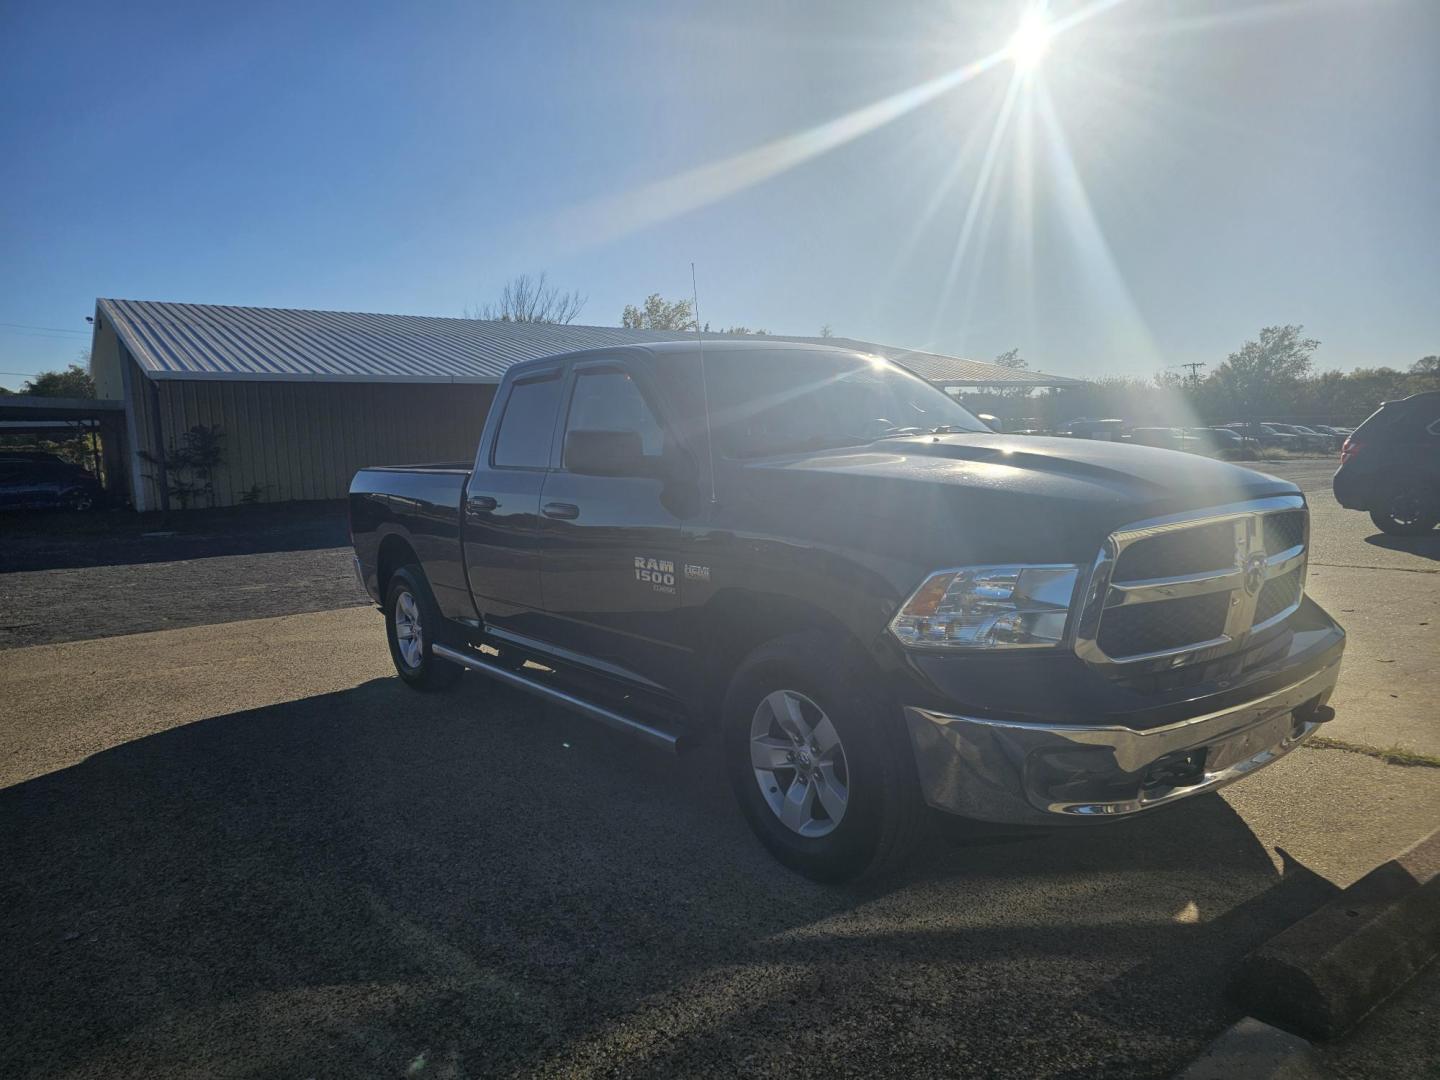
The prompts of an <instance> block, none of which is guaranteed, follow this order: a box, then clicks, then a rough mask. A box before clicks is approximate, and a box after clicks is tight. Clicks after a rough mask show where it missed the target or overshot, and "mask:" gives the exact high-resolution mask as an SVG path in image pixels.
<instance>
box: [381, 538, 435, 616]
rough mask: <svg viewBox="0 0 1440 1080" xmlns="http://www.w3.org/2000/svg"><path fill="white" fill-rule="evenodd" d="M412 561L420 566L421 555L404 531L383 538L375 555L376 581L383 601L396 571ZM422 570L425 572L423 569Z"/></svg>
mask: <svg viewBox="0 0 1440 1080" xmlns="http://www.w3.org/2000/svg"><path fill="white" fill-rule="evenodd" d="M411 563H413V564H415V565H416V566H419V565H420V557H419V556H418V555H416V554H415V548H414V547H413V546H412V545H411V543H410V540H409V538H408V537H406V536H405V535H404V534H403V533H398V532H392V533H389V534H388V535H386V536H384V537H382V538H381V540H380V546H379V548H378V549H377V550H376V555H375V581H376V585H377V590H378V592H379V594H380V598H381V600H382V601H383V600H384V598H385V592H386V590H387V589H389V587H390V578H391V577H392V576H393V575H394V573H395V571H396V570H399V569H400V568H401V567H402V566H408V565H410V564H411ZM421 572H422V573H423V572H424V571H423V569H422V571H421Z"/></svg>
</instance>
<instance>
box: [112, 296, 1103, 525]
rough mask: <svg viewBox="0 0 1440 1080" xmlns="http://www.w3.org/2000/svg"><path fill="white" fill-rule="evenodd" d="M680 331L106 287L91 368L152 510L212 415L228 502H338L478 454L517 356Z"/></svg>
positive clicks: (120, 474)
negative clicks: (160, 297)
mask: <svg viewBox="0 0 1440 1080" xmlns="http://www.w3.org/2000/svg"><path fill="white" fill-rule="evenodd" d="M680 336H683V335H681V334H678V333H676V332H674V331H660V330H629V329H624V328H621V327H613V326H558V325H552V324H539V323H513V322H495V321H485V320H478V319H445V318H432V317H428V316H417V315H374V314H366V313H362V312H350V311H305V310H292V309H288V308H253V307H230V306H222V305H211V304H175V303H164V302H158V301H137V300H109V299H100V300H97V301H96V305H95V329H94V339H93V344H92V349H91V360H90V366H91V374H92V375H93V377H94V379H95V386H96V394H97V396H98V397H99V398H101V399H108V400H109V401H111V402H115V403H120V405H121V407H122V408H123V416H124V421H123V424H117V425H115V428H116V430H117V433H118V436H119V439H120V442H121V444H122V445H120V446H119V447H113V446H111V447H107V455H106V456H107V464H108V465H109V468H108V471H109V473H110V474H111V475H110V484H111V487H112V489H115V492H116V494H119V495H122V496H123V495H128V497H129V499H130V501H131V504H132V505H133V506H134V508H135V509H137V510H159V509H168V508H170V505H171V502H172V500H171V496H170V493H169V491H168V490H167V488H168V487H169V486H170V485H169V482H168V481H169V479H170V478H168V477H167V476H166V475H165V470H164V467H163V465H162V464H161V462H163V460H164V459H165V458H166V457H167V456H168V455H169V453H170V452H171V451H172V449H173V448H174V447H175V446H177V445H178V443H179V441H181V440H183V438H184V433H185V432H187V431H189V430H190V429H192V428H194V427H196V426H198V425H204V426H207V427H218V428H219V430H220V431H221V433H222V435H223V452H224V460H223V463H222V464H221V465H220V466H219V467H218V468H216V469H215V470H214V471H213V475H212V477H211V483H212V484H213V488H214V491H213V500H214V505H216V506H231V505H234V504H237V503H241V502H246V501H259V502H276V501H285V500H298V499H336V498H341V497H343V496H344V495H345V493H346V492H347V491H348V489H349V485H350V478H351V476H352V475H353V474H354V473H355V471H356V470H357V469H359V468H361V467H363V466H366V465H384V464H393V465H399V464H405V463H408V462H416V461H464V460H468V459H469V457H470V456H471V454H472V453H473V449H474V445H475V440H476V438H477V436H478V435H479V432H480V428H481V425H482V424H483V422H484V419H485V414H486V411H487V410H488V409H489V407H490V402H491V400H492V399H493V398H494V396H495V387H496V385H497V384H498V383H499V381H500V379H501V377H502V376H503V375H504V374H505V371H506V369H507V368H508V367H509V366H510V365H511V364H515V363H519V362H520V361H521V360H529V359H532V358H535V357H540V356H552V355H555V354H557V353H563V352H571V351H574V350H578V349H589V348H603V347H606V346H612V345H626V344H633V343H637V342H645V341H666V340H673V339H674V338H676V337H680ZM776 336H777V338H779V339H781V340H786V341H811V342H821V341H824V342H825V343H827V344H833V345H839V346H842V347H846V348H855V349H858V350H860V351H863V352H870V353H879V354H881V355H885V356H888V357H890V358H891V359H893V360H895V361H896V362H898V363H900V364H903V365H905V366H906V367H909V368H910V369H911V370H913V371H915V372H916V374H919V375H921V376H922V377H924V378H926V379H929V380H930V381H932V382H935V383H936V384H938V385H940V386H942V387H946V388H956V387H1017V386H1032V387H1041V386H1064V385H1080V383H1079V381H1078V380H1074V379H1064V378H1058V377H1055V376H1048V375H1043V374H1041V373H1039V372H1032V371H1011V370H1009V369H1006V368H1001V367H996V366H994V365H992V364H983V363H978V362H976V361H972V360H964V359H961V358H959V357H952V356H943V355H940V354H936V353H926V352H916V351H914V350H907V349H899V348H895V347H893V346H886V345H878V344H875V343H873V342H863V341H855V340H852V339H849V338H827V339H821V338H796V337H782V336H780V335H776ZM111 441H112V442H113V441H114V440H111ZM202 505H210V502H209V500H208V499H207V500H206V501H205V502H204V503H203V504H202Z"/></svg>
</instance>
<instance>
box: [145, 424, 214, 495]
mask: <svg viewBox="0 0 1440 1080" xmlns="http://www.w3.org/2000/svg"><path fill="white" fill-rule="evenodd" d="M140 457H141V458H142V459H143V460H144V461H146V462H147V463H148V464H150V465H154V466H155V467H156V471H155V472H153V473H146V476H148V477H149V478H150V479H151V480H154V481H155V482H156V483H157V484H159V483H163V484H164V485H165V490H166V491H167V492H169V494H170V497H171V498H172V499H174V500H175V501H176V502H178V503H179V504H180V509H182V510H188V509H189V508H190V504H191V503H193V502H197V501H198V500H199V499H201V498H202V497H203V498H205V499H206V501H207V503H208V504H209V505H210V506H214V505H215V470H216V469H218V468H220V466H221V465H223V464H225V432H224V430H223V429H222V428H221V427H220V425H219V424H211V425H206V424H196V425H195V426H194V427H192V428H190V430H188V431H183V432H181V433H180V444H179V445H178V446H177V445H176V444H175V442H174V440H171V442H170V449H169V451H168V452H166V453H165V454H163V455H156V454H152V453H150V452H149V451H148V450H141V451H140Z"/></svg>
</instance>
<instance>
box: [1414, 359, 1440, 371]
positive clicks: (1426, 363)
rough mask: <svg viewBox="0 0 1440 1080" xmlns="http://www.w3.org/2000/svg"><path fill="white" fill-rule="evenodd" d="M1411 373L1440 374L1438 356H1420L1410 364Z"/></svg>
mask: <svg viewBox="0 0 1440 1080" xmlns="http://www.w3.org/2000/svg"><path fill="white" fill-rule="evenodd" d="M1410 373H1411V374H1412V375H1440V356H1422V357H1421V358H1420V359H1419V360H1416V361H1415V363H1413V364H1411V365H1410Z"/></svg>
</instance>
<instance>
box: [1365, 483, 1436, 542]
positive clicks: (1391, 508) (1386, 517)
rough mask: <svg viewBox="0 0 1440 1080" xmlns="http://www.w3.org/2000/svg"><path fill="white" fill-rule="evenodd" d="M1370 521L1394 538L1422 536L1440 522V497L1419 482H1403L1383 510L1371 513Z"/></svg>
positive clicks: (1397, 486)
mask: <svg viewBox="0 0 1440 1080" xmlns="http://www.w3.org/2000/svg"><path fill="white" fill-rule="evenodd" d="M1370 520H1371V521H1373V522H1374V523H1375V527H1376V528H1377V529H1380V530H1382V531H1383V532H1387V533H1389V534H1390V535H1391V536H1423V535H1424V534H1425V533H1428V532H1429V531H1430V530H1431V529H1433V528H1434V527H1435V523H1436V521H1437V520H1440V498H1437V497H1436V495H1435V493H1434V492H1433V491H1430V490H1428V488H1427V486H1426V485H1425V484H1424V483H1423V482H1422V481H1420V480H1419V479H1412V478H1407V479H1403V480H1401V481H1400V482H1399V483H1397V484H1395V485H1394V486H1393V487H1392V488H1391V489H1390V493H1389V495H1387V496H1386V499H1385V506H1384V509H1381V510H1371V511H1370Z"/></svg>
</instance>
